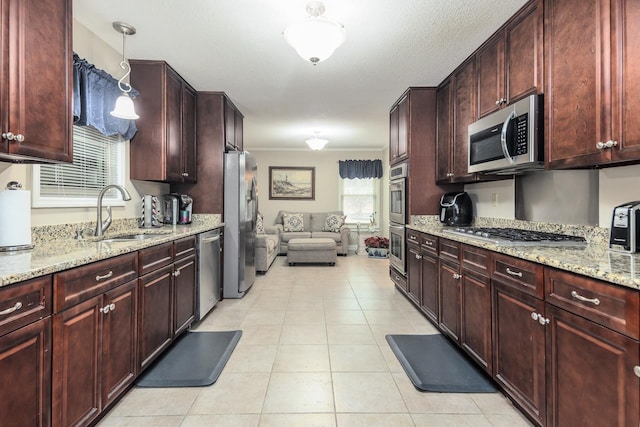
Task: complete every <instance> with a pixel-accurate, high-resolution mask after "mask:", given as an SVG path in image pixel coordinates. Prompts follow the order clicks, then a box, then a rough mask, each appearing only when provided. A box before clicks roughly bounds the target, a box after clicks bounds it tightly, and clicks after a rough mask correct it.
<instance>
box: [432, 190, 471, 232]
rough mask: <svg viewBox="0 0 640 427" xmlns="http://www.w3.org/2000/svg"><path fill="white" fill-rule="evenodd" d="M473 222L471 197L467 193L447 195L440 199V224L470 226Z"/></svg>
mask: <svg viewBox="0 0 640 427" xmlns="http://www.w3.org/2000/svg"><path fill="white" fill-rule="evenodd" d="M472 221H473V206H472V204H471V197H469V195H468V194H467V193H466V192H464V191H463V192H454V193H445V194H443V195H442V197H441V198H440V222H441V223H443V224H444V225H457V226H462V225H470V224H471V222H472Z"/></svg>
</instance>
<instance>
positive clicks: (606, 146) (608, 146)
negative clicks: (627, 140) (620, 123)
mask: <svg viewBox="0 0 640 427" xmlns="http://www.w3.org/2000/svg"><path fill="white" fill-rule="evenodd" d="M617 145H618V141H613V140H611V139H610V140H608V141H607V142H605V143H604V147H605V148H611V147H615V146H617Z"/></svg>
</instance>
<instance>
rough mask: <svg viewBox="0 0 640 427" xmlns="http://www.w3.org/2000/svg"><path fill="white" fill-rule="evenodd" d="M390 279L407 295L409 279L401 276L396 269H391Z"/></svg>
mask: <svg viewBox="0 0 640 427" xmlns="http://www.w3.org/2000/svg"><path fill="white" fill-rule="evenodd" d="M389 278H390V279H391V281H392V282H393V283H394V284H395V285H396V287H397V288H398V289H400V290H401V291H402V292H404V293H405V294H406V293H407V289H408V288H407V278H406V277H405V276H404V275H402V274H400V273H399V272H398V271H397V270H396V269H395V268H393V267H389Z"/></svg>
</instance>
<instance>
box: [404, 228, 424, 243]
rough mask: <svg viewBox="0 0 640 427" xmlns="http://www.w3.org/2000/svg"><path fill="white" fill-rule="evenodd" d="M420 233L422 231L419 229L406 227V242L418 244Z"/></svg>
mask: <svg viewBox="0 0 640 427" xmlns="http://www.w3.org/2000/svg"><path fill="white" fill-rule="evenodd" d="M421 235H422V233H420V232H419V231H416V230H409V229H407V243H408V244H415V245H419V244H420V236H421Z"/></svg>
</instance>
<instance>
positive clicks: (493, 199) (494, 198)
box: [491, 193, 498, 208]
mask: <svg viewBox="0 0 640 427" xmlns="http://www.w3.org/2000/svg"><path fill="white" fill-rule="evenodd" d="M491 206H493V207H494V208H495V207H498V193H491Z"/></svg>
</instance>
